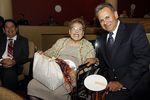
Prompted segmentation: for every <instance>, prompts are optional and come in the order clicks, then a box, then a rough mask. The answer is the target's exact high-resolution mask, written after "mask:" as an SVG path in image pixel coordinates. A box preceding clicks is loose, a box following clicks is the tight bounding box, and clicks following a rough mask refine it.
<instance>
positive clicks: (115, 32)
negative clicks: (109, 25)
mask: <svg viewBox="0 0 150 100" xmlns="http://www.w3.org/2000/svg"><path fill="white" fill-rule="evenodd" d="M119 24H120V21H119V20H118V23H117V27H116V29H115V30H114V31H113V33H114V34H113V35H114V36H115V37H116V34H117V30H118V27H119Z"/></svg>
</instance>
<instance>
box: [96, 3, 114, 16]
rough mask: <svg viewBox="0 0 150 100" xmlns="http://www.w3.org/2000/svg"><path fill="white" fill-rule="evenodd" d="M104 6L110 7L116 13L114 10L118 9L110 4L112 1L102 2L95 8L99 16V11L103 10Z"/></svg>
mask: <svg viewBox="0 0 150 100" xmlns="http://www.w3.org/2000/svg"><path fill="white" fill-rule="evenodd" d="M104 7H108V8H109V9H110V10H111V11H112V12H113V14H114V12H115V11H116V10H115V8H114V7H113V6H112V5H111V4H110V3H107V2H105V3H102V4H100V5H98V6H97V7H96V8H95V16H96V17H97V13H98V12H99V11H100V10H102V9H103V8H104Z"/></svg>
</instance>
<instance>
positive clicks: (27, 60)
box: [19, 58, 33, 65]
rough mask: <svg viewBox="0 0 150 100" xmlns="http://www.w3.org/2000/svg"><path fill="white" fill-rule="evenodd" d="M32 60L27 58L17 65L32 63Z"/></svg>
mask: <svg viewBox="0 0 150 100" xmlns="http://www.w3.org/2000/svg"><path fill="white" fill-rule="evenodd" d="M32 60H33V58H28V59H26V60H24V61H22V62H20V63H19V65H21V64H25V63H27V62H29V61H32Z"/></svg>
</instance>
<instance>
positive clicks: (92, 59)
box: [84, 58, 99, 66]
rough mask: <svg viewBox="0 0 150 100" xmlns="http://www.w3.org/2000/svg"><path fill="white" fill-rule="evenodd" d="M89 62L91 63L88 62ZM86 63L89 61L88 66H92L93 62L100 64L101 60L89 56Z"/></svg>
mask: <svg viewBox="0 0 150 100" xmlns="http://www.w3.org/2000/svg"><path fill="white" fill-rule="evenodd" d="M88 62H89V63H88ZM84 63H88V64H87V66H90V65H92V64H97V65H98V64H99V61H98V59H97V58H88V59H86V61H85V62H84Z"/></svg>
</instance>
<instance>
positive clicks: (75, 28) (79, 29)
mask: <svg viewBox="0 0 150 100" xmlns="http://www.w3.org/2000/svg"><path fill="white" fill-rule="evenodd" d="M71 29H72V30H73V31H76V30H78V31H83V29H82V28H78V27H73V28H71Z"/></svg>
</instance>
